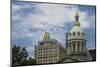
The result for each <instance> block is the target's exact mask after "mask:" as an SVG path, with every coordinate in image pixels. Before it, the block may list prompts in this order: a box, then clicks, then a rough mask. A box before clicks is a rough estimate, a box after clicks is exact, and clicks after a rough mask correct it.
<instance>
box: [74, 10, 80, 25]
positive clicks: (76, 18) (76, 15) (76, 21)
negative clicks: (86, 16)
mask: <svg viewBox="0 0 100 67" xmlns="http://www.w3.org/2000/svg"><path fill="white" fill-rule="evenodd" d="M74 26H80V22H79V13H78V11H77V12H76V14H75V23H74Z"/></svg>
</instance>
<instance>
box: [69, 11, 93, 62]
mask: <svg viewBox="0 0 100 67" xmlns="http://www.w3.org/2000/svg"><path fill="white" fill-rule="evenodd" d="M86 41H87V39H86V33H85V32H84V31H83V29H82V28H81V25H80V22H79V13H78V11H77V12H76V14H75V22H74V25H73V27H72V29H71V31H70V32H68V33H67V55H68V56H70V57H71V58H74V59H76V60H78V61H91V60H92V59H91V56H90V54H89V52H88V50H87V48H86Z"/></svg>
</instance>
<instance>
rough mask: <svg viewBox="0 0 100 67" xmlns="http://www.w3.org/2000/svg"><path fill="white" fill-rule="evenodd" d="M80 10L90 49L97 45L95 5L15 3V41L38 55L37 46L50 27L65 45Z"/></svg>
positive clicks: (13, 36)
mask: <svg viewBox="0 0 100 67" xmlns="http://www.w3.org/2000/svg"><path fill="white" fill-rule="evenodd" d="M77 10H78V11H79V15H80V19H79V20H80V23H81V27H82V28H83V30H84V31H85V32H86V34H87V48H88V49H93V48H95V6H82V5H67V4H66V5H65V4H63V5H62V4H47V3H42V4H41V3H34V2H13V3H12V44H16V45H19V46H21V47H26V49H27V51H28V53H29V56H31V57H34V45H38V41H41V40H42V39H43V34H44V33H45V31H46V30H47V31H48V32H50V36H51V38H52V39H56V40H58V41H59V42H61V43H62V46H64V47H65V39H66V38H65V34H66V33H67V32H69V31H70V30H71V28H72V26H73V23H74V21H75V18H74V16H75V13H76V11H77Z"/></svg>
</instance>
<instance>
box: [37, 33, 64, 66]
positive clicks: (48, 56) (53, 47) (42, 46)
mask: <svg viewBox="0 0 100 67" xmlns="http://www.w3.org/2000/svg"><path fill="white" fill-rule="evenodd" d="M65 54H66V50H65V48H64V47H62V46H61V43H59V42H58V41H57V40H55V39H50V34H49V32H45V34H44V37H43V40H42V41H39V42H38V46H36V47H35V58H36V62H37V64H49V63H58V62H60V61H61V60H62V59H64V58H65V56H66V55H65Z"/></svg>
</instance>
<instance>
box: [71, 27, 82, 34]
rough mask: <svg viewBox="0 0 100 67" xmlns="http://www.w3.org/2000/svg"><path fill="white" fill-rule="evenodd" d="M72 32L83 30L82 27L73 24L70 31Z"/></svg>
mask: <svg viewBox="0 0 100 67" xmlns="http://www.w3.org/2000/svg"><path fill="white" fill-rule="evenodd" d="M72 32H83V29H82V28H81V27H80V26H74V27H73V28H72V29H71V31H70V33H72Z"/></svg>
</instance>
